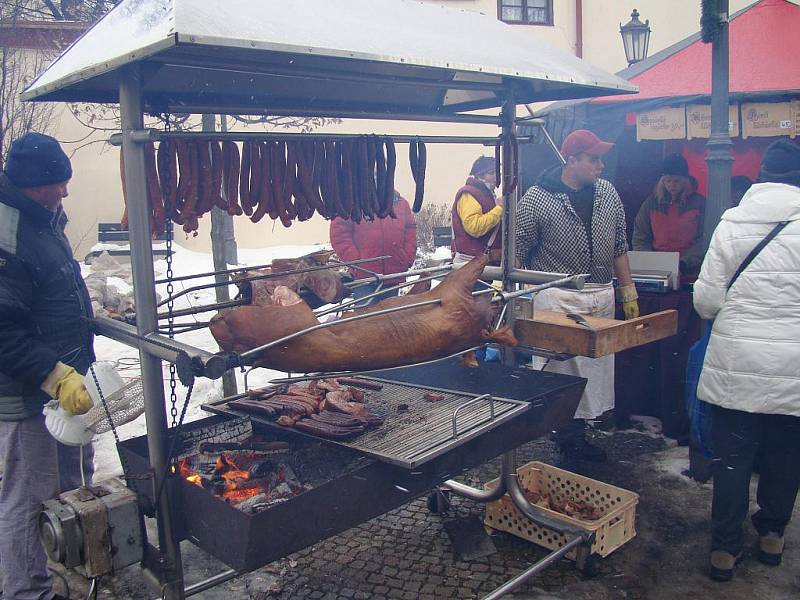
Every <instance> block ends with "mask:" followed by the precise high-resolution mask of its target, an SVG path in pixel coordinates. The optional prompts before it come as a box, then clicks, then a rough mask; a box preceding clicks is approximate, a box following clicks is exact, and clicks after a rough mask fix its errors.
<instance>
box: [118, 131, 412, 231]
mask: <svg viewBox="0 0 800 600" xmlns="http://www.w3.org/2000/svg"><path fill="white" fill-rule="evenodd" d="M412 146H414V158H413V159H412V174H413V175H414V180H415V182H416V184H417V191H416V195H415V198H414V210H415V211H419V208H420V207H421V206H422V196H423V194H424V180H425V162H426V159H425V157H426V153H425V146H424V144H422V142H418V141H417V142H415V143H413V144H412ZM396 167H397V154H396V149H395V144H394V141H393V140H392V139H391V138H389V137H383V136H377V135H364V136H359V137H355V138H346V139H325V140H308V139H306V140H266V141H261V140H247V141H245V142H243V143H242V145H241V152H240V150H239V145H237V144H236V143H235V142H233V141H228V140H226V141H223V142H222V143H220V142H219V141H216V140H208V139H205V140H204V139H200V138H198V139H192V140H184V139H166V140H163V141H161V142H160V143H159V145H158V150H157V151H156V148H155V145H154V144H153V143H152V142H148V143H146V144H145V171H146V175H147V181H146V188H147V199H148V202H149V206H150V224H151V230H152V233H153V235H155V234H156V233H158V232H160V231H163V230H164V225H165V221H166V219H167V218H169V219H171V220H172V221H173V222H174V223H177V224H178V225H181V226H182V227H183V230H184V231H185V232H186V233H187V234H188V233H194V234H195V235H197V229H198V227H199V219H200V218H201V217H202V216H203V215H204V214H206V213H208V212H210V211H211V209H212V208H214V207H218V208H219V209H221V210H224V211H226V212H227V213H228V214H230V215H234V216H235V215H242V214H244V215H246V216H248V217H249V218H250V220H251V221H253V222H254V223H257V222H259V221H261V220H262V219H263V218H264V217H265V216H269V218H270V219H273V220H280V222H281V223H282V224H283V225H284V226H285V227H289V226H291V224H292V223H293V222H294V221H295V220H298V221H305V220H307V219H310V218H311V217H312V216H313V215H314V214H319V215H321V216H322V217H324V218H326V219H333V218H334V217H341V218H343V219H349V220H352V221H354V222H356V223H358V222H360V221H361V220H362V219H366V220H369V221H371V220H373V219H383V218H385V217H392V218H394V217H395V214H394V208H393V204H394V193H395V192H394V189H395V185H394V180H395V170H396ZM120 174H121V177H122V183H123V191H124V190H125V166H124V163H123V159H122V152H120ZM123 198H124V200H125V207H126V208H125V214H124V215H123V218H122V225H123V227H124V228H127V198H126V197H125V194H124V193H123Z"/></svg>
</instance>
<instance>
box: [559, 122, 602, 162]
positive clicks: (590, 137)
mask: <svg viewBox="0 0 800 600" xmlns="http://www.w3.org/2000/svg"><path fill="white" fill-rule="evenodd" d="M613 147H614V144H612V143H610V142H604V141H603V140H601V139H600V138H599V137H597V136H596V135H595V134H593V133H592V132H591V131H589V130H588V129H577V130H575V131H573V132H572V133H570V134H569V135H568V136H567V137H565V138H564V142H563V143H562V144H561V154H562V155H563V156H564V158H567V157H568V156H576V155H577V154H580V153H581V152H583V153H585V154H592V155H594V156H603V155H604V154H606V153H607V152H608V151H609V150H611V149H612V148H613Z"/></svg>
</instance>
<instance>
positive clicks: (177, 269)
mask: <svg viewBox="0 0 800 600" xmlns="http://www.w3.org/2000/svg"><path fill="white" fill-rule="evenodd" d="M107 246H112V247H113V249H119V246H114V245H109V244H98V245H97V246H95V247H94V248H93V250H109V249H112V248H111V247H107ZM325 247H327V246H324V245H319V244H318V245H304V246H279V247H273V248H264V249H257V250H246V249H244V250H243V249H239V251H238V256H239V261H240V263H239V265H241V266H255V265H265V264H268V263H270V262H271V261H272V260H273V259H274V258H295V257H298V256H303V255H305V254H309V253H311V252H314V251H316V250H320V249H322V248H325ZM239 265H237V266H239ZM166 268H167V264H166V261H165V260H163V259H162V260H157V261H156V262H155V263H154V269H155V276H156V279H162V278H164V277H165V276H166ZM172 268H173V272H174V276H175V277H179V276H182V275H193V274H199V273H208V272H211V271H213V270H214V265H213V260H212V257H211V255H210V254H204V253H200V252H192V251H190V250H186V249H185V248H182V247H180V246H178V245H177V244H176V245H175V252H174V258H173V265H172ZM82 269H83V274H84V276H86V275H88V274H90V273H91V272H92V270H91V266H86V265H83V266H82ZM211 282H213V277H204V278H198V279H192V280H189V281H178V282H175V284H174V286H175V293H179V292H181V291H183V290H186V289H188V288H191V287H194V286H197V285H200V284H204V283H211ZM108 283H109V284H110V285H114V287H117V288H118V289H120V291H127V289H126V287H127V284H126V282H125V281H124V280H123V279H120V278H119V277H110V278H109V281H108ZM230 292H231V297H233V296H234V295H235V294H236V288H235V286H231V290H230ZM156 293H157V294H158V297H160V298H166V296H167V293H166V284H161V285H158V286H156ZM213 302H216V298H215V290H214V288H208V289H203V290H196V291H191V292H189V293H188V294H185V295H183V296H181V297H180V298H177V299H176V301H175V309H181V308H188V307H190V306H201V305H204V304H211V303H213ZM213 314H214V313H201V314H199V315H194V317H180V318H177V319H176V323H187V322H191V321H195V320H196V321H207V320H208V319H209V318H211V316H212V315H213ZM176 339H178V340H180V341H182V342H184V343H187V344H190V345H192V346H195V347H198V348H202V349H204V350H208V351H210V352H216V351H217V350H218V347H217V344H216V342H215V341H214V339H213V338H212V337H211V334H210V333H209V331H208V329H205V328H204V329H199V330H197V331H192V332H188V333H185V334H179V335H177V336H176ZM95 353H96V354H97V360H101V361H110V362H113V363H115V365H116V366H117V369H118V370H119V371H120V375H122V377H123V379H126V380H128V379H131V378H133V377H138V376H139V352H138V350H136V349H134V348H131V347H129V346H126V345H124V344H121V343H119V342H115V341H114V340H110V339H108V338H104V337H99V336H98V337H97V338H96V339H95ZM281 375H283V374H282V373H278V372H276V371H270V370H267V369H256V370H254V371H253V372H252V373H251V374H250V375H249V376H248V385H249V386H250V387H253V386H255V387H258V386H262V385H266V383H267V382H268V381H269V380H270V379H273V378H275V377H279V376H281ZM236 377H237V381H238V385H239V389H240V390H242V389H244V375H243V373H241V372H237V375H236ZM164 393H165V398H166V410H167V419H168V421H170V420H171V419H170V416H169V414H170V413H169V410H170V401H169V365H168V364H167V363H164ZM185 398H186V388H185V387H184V386H183V385H181V383H180V382H178V385H177V399H178V411H180V409H181V407H182V406H183V402H184V400H185ZM221 398H222V380H221V379H220V380H216V381H211V380H209V379H206V378H202V377H201V378H198V379H197V380H196V381H195V385H194V390H193V393H192V397H191V400H190V404H189V408H188V410H187V411H186V418H185V422H187V423H188V422H190V421H194V420H197V419H201V418H203V417H206V416H209V413H207V412H206V411H204V410H202V409H201V408H200V406H201V405H202V404H205V403H208V402H212V401H214V400H219V399H221ZM118 432H119V435H120V437H121V438H122V439H128V438H131V437H136V436H140V435H144V434H145V433H146V432H147V428H146V426H145V418H144V415H142V416H140V417H139V418H138V419H136V420H135V421H132V422H131V423H127V424H125V425H122V426H120V427H119V428H118ZM94 449H95V459H94V464H95V476H94V477H95V480H98V481H99V480H101V479H104V478H107V477H109V476H112V475H118V474H121V473H122V467H121V466H120V463H119V457H118V455H117V451H116V447H115V445H114V436H113V434H112V432H108V433H104V434H101V435H98V436H96V437H95V440H94Z"/></svg>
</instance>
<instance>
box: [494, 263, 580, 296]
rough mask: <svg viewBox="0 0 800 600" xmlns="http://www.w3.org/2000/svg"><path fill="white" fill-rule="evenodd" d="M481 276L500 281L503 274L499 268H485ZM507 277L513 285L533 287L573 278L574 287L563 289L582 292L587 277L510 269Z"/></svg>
mask: <svg viewBox="0 0 800 600" xmlns="http://www.w3.org/2000/svg"><path fill="white" fill-rule="evenodd" d="M483 276H484V277H485V278H486V279H502V277H503V272H502V270H501V269H500V267H486V268H485V269H484V270H483ZM507 277H508V279H509V280H510V281H512V282H514V283H531V284H535V285H538V284H540V283H547V282H549V281H556V280H558V279H564V278H565V277H573V278H574V285H575V287H574V288H572V286H565V287H569V288H570V289H576V290H582V289H583V287H584V285H585V284H586V279H587V278H588V277H589V275H588V274H587V273H578V274H576V275H570V274H569V273H547V272H545V271H528V270H527V269H510V270H509V272H508V275H507Z"/></svg>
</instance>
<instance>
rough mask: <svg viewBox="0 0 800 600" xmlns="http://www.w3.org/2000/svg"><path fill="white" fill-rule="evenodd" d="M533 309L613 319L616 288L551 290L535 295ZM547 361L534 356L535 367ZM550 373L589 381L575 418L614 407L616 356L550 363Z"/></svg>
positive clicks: (589, 286)
mask: <svg viewBox="0 0 800 600" xmlns="http://www.w3.org/2000/svg"><path fill="white" fill-rule="evenodd" d="M533 309H534V311H536V310H555V311H559V312H564V313H577V314H580V315H588V316H591V317H605V318H608V319H613V318H614V288H613V286H612V285H611V284H610V283H607V284H593V283H590V284H587V285H586V287H584V288H583V289H582V290H580V291H579V290H566V289H562V288H549V289H546V290H542V291H541V292H539V293H538V294H536V296H535V298H534V301H533ZM545 360H546V359H544V358H540V357H538V356H535V357H534V358H533V366H534V368H536V369H541V368H542V366H543V365H544V364H545ZM546 370H547V371H550V372H552V373H563V374H565V375H575V376H577V377H585V378H586V379H587V380H588V381H587V383H586V388H585V389H584V392H583V396H581V402H580V404H579V405H578V409H577V410H576V411H575V418H576V419H596V418H597V417H599V416H600V415H602V414H603V413H604V412H606V411H609V410H611V409H612V408H614V355H613V354H611V355H608V356H603V357H601V358H587V357H585V356H576V357H575V358H571V359H569V360H563V361H559V360H551V361H550V362H549V363H548V364H547V368H546Z"/></svg>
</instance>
